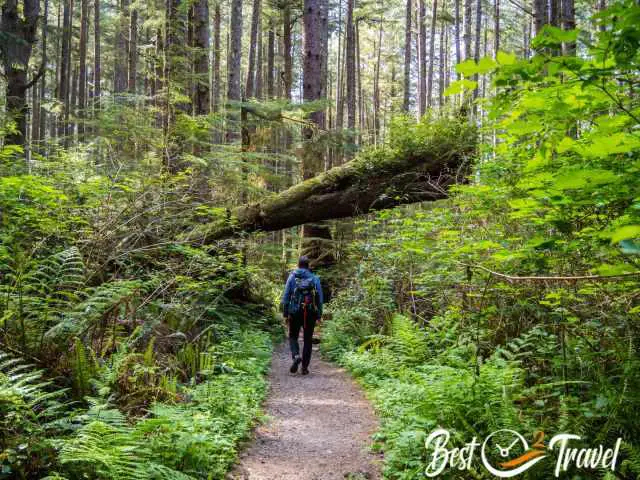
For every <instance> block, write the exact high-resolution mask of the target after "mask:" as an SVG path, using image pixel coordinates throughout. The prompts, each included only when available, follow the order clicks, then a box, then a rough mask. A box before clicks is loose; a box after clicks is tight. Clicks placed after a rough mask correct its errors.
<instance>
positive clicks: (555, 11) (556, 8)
mask: <svg viewBox="0 0 640 480" xmlns="http://www.w3.org/2000/svg"><path fill="white" fill-rule="evenodd" d="M550 4H551V6H550V8H551V10H550V19H549V21H550V23H551V25H553V26H554V27H558V28H560V27H561V26H562V19H561V17H562V12H561V9H562V6H561V0H550Z"/></svg>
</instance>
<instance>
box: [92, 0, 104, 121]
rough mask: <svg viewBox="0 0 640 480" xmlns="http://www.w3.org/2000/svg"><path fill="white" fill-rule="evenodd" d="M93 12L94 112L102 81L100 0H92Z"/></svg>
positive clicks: (97, 110) (97, 104)
mask: <svg viewBox="0 0 640 480" xmlns="http://www.w3.org/2000/svg"><path fill="white" fill-rule="evenodd" d="M94 1H95V3H94V7H93V8H94V12H93V29H94V37H93V84H94V87H93V95H94V97H95V100H94V102H93V105H94V108H95V113H96V114H97V112H99V111H100V96H101V95H102V87H101V85H100V82H101V81H102V76H101V75H102V64H101V62H100V34H101V31H100V0H94Z"/></svg>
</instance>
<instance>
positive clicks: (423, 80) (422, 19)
mask: <svg viewBox="0 0 640 480" xmlns="http://www.w3.org/2000/svg"><path fill="white" fill-rule="evenodd" d="M426 17H427V7H426V5H425V2H424V0H418V27H419V28H418V65H419V69H418V70H419V74H418V75H419V82H418V85H419V88H418V97H419V108H418V116H419V117H422V116H423V115H424V114H425V112H426V111H427V25H426V20H427V18H426Z"/></svg>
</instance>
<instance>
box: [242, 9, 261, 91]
mask: <svg viewBox="0 0 640 480" xmlns="http://www.w3.org/2000/svg"><path fill="white" fill-rule="evenodd" d="M259 19H260V0H253V13H252V15H251V38H250V41H249V63H248V68H247V84H246V87H245V97H246V98H247V99H249V98H252V97H253V96H254V94H255V84H256V73H255V72H256V48H257V46H258V23H259Z"/></svg>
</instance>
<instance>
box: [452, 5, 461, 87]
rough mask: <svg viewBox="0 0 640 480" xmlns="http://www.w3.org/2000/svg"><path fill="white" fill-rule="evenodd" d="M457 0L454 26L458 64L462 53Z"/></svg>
mask: <svg viewBox="0 0 640 480" xmlns="http://www.w3.org/2000/svg"><path fill="white" fill-rule="evenodd" d="M454 2H455V7H454V10H455V13H454V15H455V19H454V23H455V25H454V27H455V33H454V35H455V36H454V42H455V44H456V45H455V48H456V64H458V63H461V62H462V53H461V51H460V0H454ZM456 79H458V80H459V79H460V74H459V73H457V72H456Z"/></svg>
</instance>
